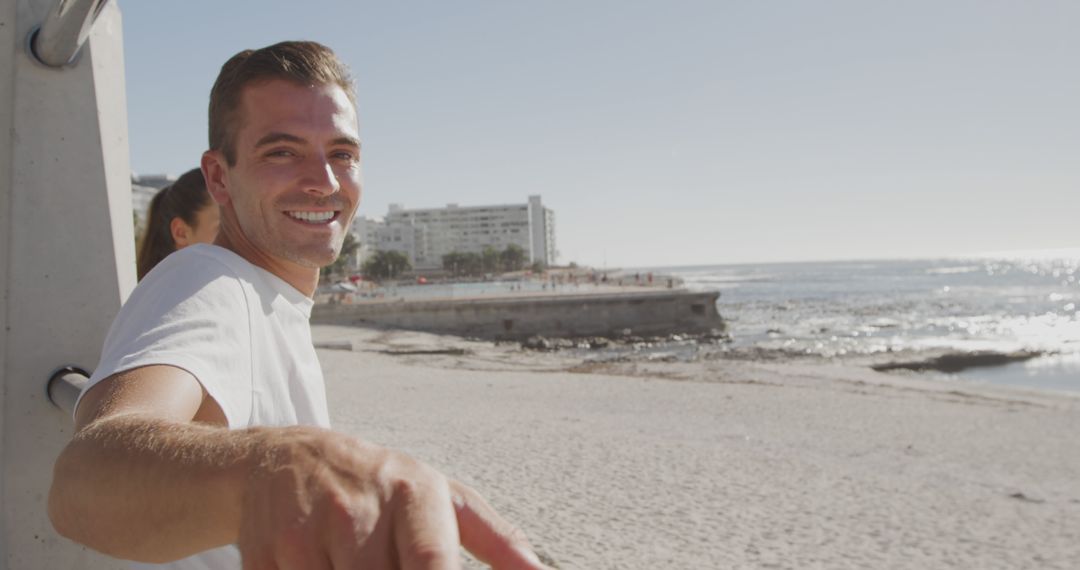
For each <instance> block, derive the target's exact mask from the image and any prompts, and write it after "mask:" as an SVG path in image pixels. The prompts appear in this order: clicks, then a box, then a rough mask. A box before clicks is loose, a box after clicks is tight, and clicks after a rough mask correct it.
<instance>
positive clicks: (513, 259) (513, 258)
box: [499, 243, 525, 271]
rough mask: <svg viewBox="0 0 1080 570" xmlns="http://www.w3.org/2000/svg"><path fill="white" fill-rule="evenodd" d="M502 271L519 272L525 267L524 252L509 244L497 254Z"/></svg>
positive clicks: (518, 247) (518, 246) (517, 246)
mask: <svg viewBox="0 0 1080 570" xmlns="http://www.w3.org/2000/svg"><path fill="white" fill-rule="evenodd" d="M499 259H500V260H501V261H502V269H503V271H521V268H523V267H525V250H524V249H522V248H521V246H520V245H517V244H514V243H512V244H510V245H508V246H506V249H504V250H502V253H500V254H499Z"/></svg>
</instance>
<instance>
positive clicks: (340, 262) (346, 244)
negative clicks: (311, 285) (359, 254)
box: [319, 233, 360, 277]
mask: <svg viewBox="0 0 1080 570" xmlns="http://www.w3.org/2000/svg"><path fill="white" fill-rule="evenodd" d="M359 248H360V242H359V241H357V239H356V236H354V235H353V234H351V233H347V234H345V241H343V242H341V253H339V254H338V257H337V259H335V260H334V262H333V263H331V264H330V265H327V266H326V267H323V268H322V269H321V270H320V272H319V273H320V275H322V276H323V277H329V276H331V275H344V274H345V269H346V266H348V264H349V258H351V257H352V256H353V254H354V253H356V250H357V249H359Z"/></svg>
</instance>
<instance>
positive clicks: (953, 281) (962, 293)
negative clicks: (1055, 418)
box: [652, 252, 1080, 391]
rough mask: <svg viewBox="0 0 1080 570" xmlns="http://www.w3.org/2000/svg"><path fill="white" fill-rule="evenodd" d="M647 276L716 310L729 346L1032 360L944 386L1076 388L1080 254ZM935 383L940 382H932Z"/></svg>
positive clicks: (703, 269) (964, 375)
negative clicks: (671, 278) (713, 296)
mask: <svg viewBox="0 0 1080 570" xmlns="http://www.w3.org/2000/svg"><path fill="white" fill-rule="evenodd" d="M1068 253H1069V254H1067V255H1064V254H1058V255H1054V254H1044V255H1026V256H1024V255H1020V256H984V257H972V258H950V259H924V260H891V261H847V262H818V263H782V264H755V265H717V266H699V267H676V268H660V269H657V268H653V269H652V270H653V271H662V272H665V273H669V274H673V275H676V276H678V277H681V278H682V279H683V280H685V282H686V286H687V287H688V288H690V289H696V290H717V291H719V292H720V293H721V295H720V299H719V301H718V303H717V308H718V310H719V311H720V314H721V316H722V317H723V318H724V319H725V320H726V321H727V322H728V326H729V330H730V332H731V334H732V336H733V345H734V346H735V347H744V348H745V347H753V348H755V349H758V350H761V351H767V352H768V351H771V352H774V353H777V354H786V355H808V356H820V357H828V358H844V357H851V356H857V355H871V354H878V353H883V352H900V351H904V352H905V353H916V354H917V353H919V352H927V353H930V352H931V351H939V352H940V351H942V350H947V351H953V352H976V351H997V352H1013V351H1021V350H1023V351H1037V352H1041V353H1045V354H1046V355H1047V356H1044V357H1041V358H1036V359H1033V360H1029V361H1026V362H1020V363H1013V364H1008V365H1004V366H999V367H985V368H973V369H968V370H965V371H963V372H960V373H958V374H956V375H953V376H949V378H954V379H955V378H960V379H963V380H966V381H978V382H991V383H1002V384H1013V385H1020V386H1025V387H1033V388H1043V389H1055V390H1068V391H1080V252H1068ZM939 376H940V375H939Z"/></svg>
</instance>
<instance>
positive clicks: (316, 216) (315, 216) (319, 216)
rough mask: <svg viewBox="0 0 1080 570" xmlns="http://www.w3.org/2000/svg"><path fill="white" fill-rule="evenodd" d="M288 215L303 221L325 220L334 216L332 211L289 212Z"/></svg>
mask: <svg viewBox="0 0 1080 570" xmlns="http://www.w3.org/2000/svg"><path fill="white" fill-rule="evenodd" d="M289 215H290V216H292V217H293V218H295V219H297V220H301V221H304V222H326V221H329V220H330V218H333V217H334V212H289Z"/></svg>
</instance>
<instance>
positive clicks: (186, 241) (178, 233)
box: [169, 216, 193, 249]
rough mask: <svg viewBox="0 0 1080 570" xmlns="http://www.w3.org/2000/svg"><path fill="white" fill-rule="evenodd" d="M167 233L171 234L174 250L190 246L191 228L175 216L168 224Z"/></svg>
mask: <svg viewBox="0 0 1080 570" xmlns="http://www.w3.org/2000/svg"><path fill="white" fill-rule="evenodd" d="M169 233H171V234H172V240H173V243H175V244H176V249H180V248H182V247H187V246H189V245H191V237H192V236H191V234H192V233H193V232H192V231H191V226H189V225H187V224H186V223H185V222H184V220H183V219H182V218H181V217H180V216H175V217H173V219H172V220H171V221H170V222H169Z"/></svg>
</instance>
